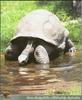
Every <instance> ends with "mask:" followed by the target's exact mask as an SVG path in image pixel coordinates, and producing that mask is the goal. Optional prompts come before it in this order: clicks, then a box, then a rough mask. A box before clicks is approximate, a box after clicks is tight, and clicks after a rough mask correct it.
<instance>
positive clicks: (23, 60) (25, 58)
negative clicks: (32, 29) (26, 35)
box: [18, 41, 34, 66]
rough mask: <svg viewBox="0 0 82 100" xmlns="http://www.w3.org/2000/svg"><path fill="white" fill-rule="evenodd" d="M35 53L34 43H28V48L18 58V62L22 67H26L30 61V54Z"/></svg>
mask: <svg viewBox="0 0 82 100" xmlns="http://www.w3.org/2000/svg"><path fill="white" fill-rule="evenodd" d="M33 51H34V48H33V47H32V41H30V42H28V43H27V46H26V48H25V49H24V50H23V51H22V53H21V54H20V55H19V57H18V62H19V64H20V65H22V66H23V65H26V64H27V62H28V59H29V54H30V53H31V52H33Z"/></svg>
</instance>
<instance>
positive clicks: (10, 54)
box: [5, 44, 18, 60]
mask: <svg viewBox="0 0 82 100" xmlns="http://www.w3.org/2000/svg"><path fill="white" fill-rule="evenodd" d="M17 56H18V47H17V45H13V44H10V45H9V46H8V47H7V48H6V50H5V59H6V60H15V59H16V58H17Z"/></svg>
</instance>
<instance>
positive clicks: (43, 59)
mask: <svg viewBox="0 0 82 100" xmlns="http://www.w3.org/2000/svg"><path fill="white" fill-rule="evenodd" d="M34 57H35V59H36V61H37V62H38V63H40V64H47V63H49V56H48V53H47V51H46V49H45V48H44V47H43V46H42V45H39V46H37V47H36V49H35V51H34Z"/></svg>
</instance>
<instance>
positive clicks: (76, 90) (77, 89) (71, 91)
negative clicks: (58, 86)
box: [45, 85, 81, 95]
mask: <svg viewBox="0 0 82 100" xmlns="http://www.w3.org/2000/svg"><path fill="white" fill-rule="evenodd" d="M46 94H47V95H54V94H60V95H81V85H74V86H70V87H69V88H68V89H65V88H63V89H62V90H60V91H55V90H54V89H50V90H47V91H46V93H45V95H46Z"/></svg>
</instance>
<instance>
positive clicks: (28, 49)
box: [22, 43, 34, 55]
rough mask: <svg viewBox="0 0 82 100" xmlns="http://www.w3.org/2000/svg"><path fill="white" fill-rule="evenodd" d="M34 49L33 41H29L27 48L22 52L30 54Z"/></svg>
mask: <svg viewBox="0 0 82 100" xmlns="http://www.w3.org/2000/svg"><path fill="white" fill-rule="evenodd" d="M33 51H34V48H33V47H32V43H31V44H30V43H27V45H26V47H25V49H24V50H23V51H22V54H25V55H29V54H30V53H31V52H33Z"/></svg>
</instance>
